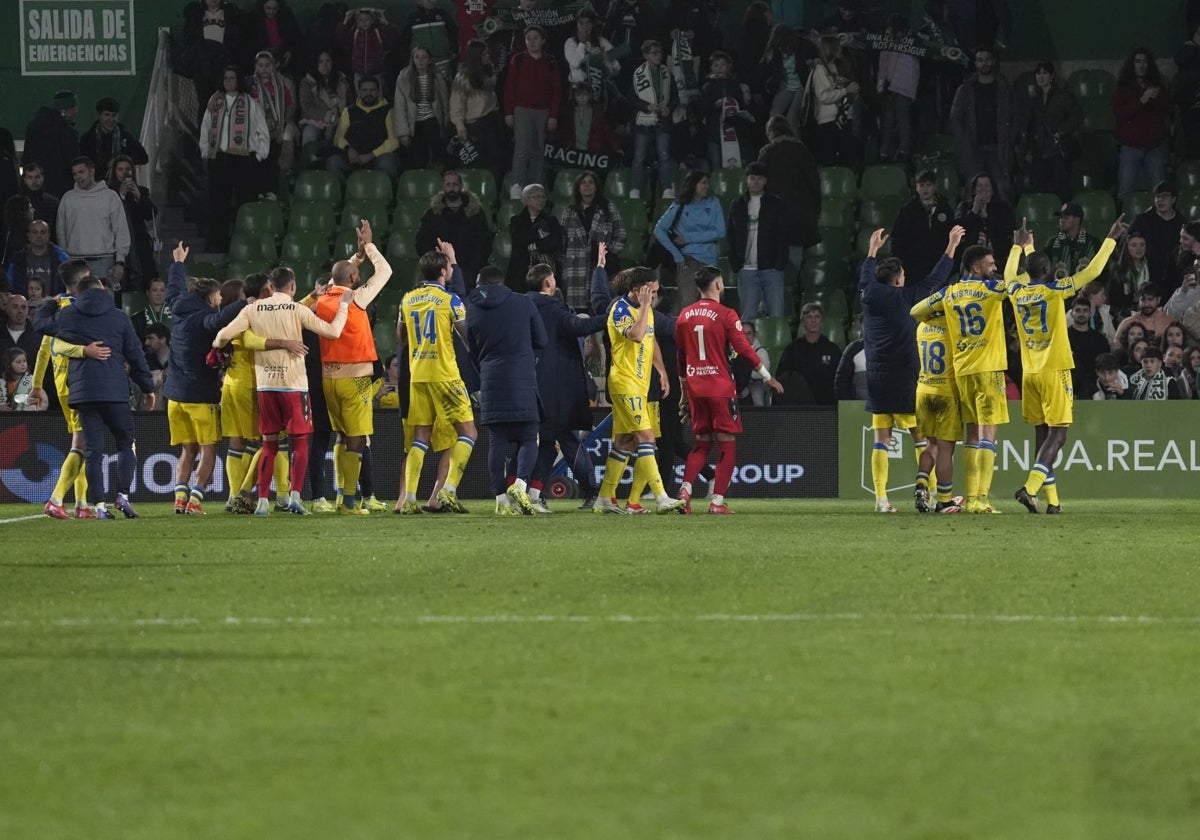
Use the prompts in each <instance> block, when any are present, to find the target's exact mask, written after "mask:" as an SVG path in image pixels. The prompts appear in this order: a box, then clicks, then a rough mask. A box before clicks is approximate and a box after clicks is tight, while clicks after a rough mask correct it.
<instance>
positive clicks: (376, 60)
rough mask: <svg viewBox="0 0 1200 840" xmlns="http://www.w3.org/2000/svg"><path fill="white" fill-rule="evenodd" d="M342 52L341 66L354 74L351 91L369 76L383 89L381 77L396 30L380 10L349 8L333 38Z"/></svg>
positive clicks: (393, 43) (393, 44) (356, 88)
mask: <svg viewBox="0 0 1200 840" xmlns="http://www.w3.org/2000/svg"><path fill="white" fill-rule="evenodd" d="M335 38H336V41H337V45H338V48H339V49H340V50H341V51H342V54H343V61H342V65H343V66H344V67H349V68H350V72H351V73H353V74H354V89H355V90H358V83H359V81H360V80H361V79H363V78H364V77H371V78H373V79H374V80H375V82H376V83H377V84H378V85H379V89H380V90H384V85H383V74H384V72H385V71H386V70H387V57H388V54H389V53H390V52H391V50H392V48H393V47H394V46H395V44H396V38H397V34H396V28H395V27H394V26H392V25H391V24H390V23H388V21H387V18H386V17H385V16H384V14H383V9H369V8H365V7H364V8H361V9H351V10H350V11H348V12H346V17H345V18H344V19H343V20H342V22H341V24H340V25H339V26H338V28H337V34H336V36H335Z"/></svg>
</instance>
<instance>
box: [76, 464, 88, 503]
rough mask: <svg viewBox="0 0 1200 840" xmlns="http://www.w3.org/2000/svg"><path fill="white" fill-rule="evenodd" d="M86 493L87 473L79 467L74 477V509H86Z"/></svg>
mask: <svg viewBox="0 0 1200 840" xmlns="http://www.w3.org/2000/svg"><path fill="white" fill-rule="evenodd" d="M87 491H88V480H87V471H86V470H84V469H83V467H82V466H81V467H80V468H79V475H77V476H75V507H87Z"/></svg>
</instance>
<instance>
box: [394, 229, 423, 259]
mask: <svg viewBox="0 0 1200 840" xmlns="http://www.w3.org/2000/svg"><path fill="white" fill-rule="evenodd" d="M416 238H417V232H416V231H406V230H398V231H396V232H395V233H393V234H392V235H391V236H389V237H388V239H387V251H386V254H387V260H388V262H389V263H396V262H399V261H401V260H415V259H418V258H419V257H420V256H421V255H420V254H418V253H417V245H416Z"/></svg>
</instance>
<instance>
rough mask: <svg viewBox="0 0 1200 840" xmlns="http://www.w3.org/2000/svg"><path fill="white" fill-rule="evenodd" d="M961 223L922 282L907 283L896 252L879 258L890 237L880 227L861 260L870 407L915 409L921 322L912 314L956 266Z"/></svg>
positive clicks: (877, 410)
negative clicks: (955, 259)
mask: <svg viewBox="0 0 1200 840" xmlns="http://www.w3.org/2000/svg"><path fill="white" fill-rule="evenodd" d="M962 237H963V229H962V228H961V227H956V228H954V229H953V230H952V231H951V232H950V234H949V236H948V237H947V245H946V246H945V248H946V250H945V252H944V253H943V254H942V256H941V258H940V259H939V260H938V261H937V263H936V265H934V267H933V271H932V272H930V274H929V276H927V277H925V278H924V279H923V280H922V281H921V282H919V283H917V284H915V285H912V286H907V285H905V279H906V278H905V274H906V272H905V269H904V266H903V265H901V263H900V261H899V260H898V259H896V258H895V257H892V258H891V259H886V260H881V261H879V262H878V263H877V262H876V260H875V254H876V252H878V250H879V248H880V247H881V246H882V244H883V240H884V239H885V238H886V237H884V236H883V231H882V230H878V231H876V232H875V234H874V236H872V237H871V250H870V251H869V253H868V256H867V258H866V259H865V260H863V264H862V271H861V273H860V274H859V278H858V292H859V295H860V296H861V298H862V307H863V342H864V349H865V350H866V353H867V411H869V412H871V413H872V414H893V415H895V414H914V413H916V410H917V373H918V372H919V370H920V359H919V357H918V355H917V337H916V333H917V322H916V321H914V320H913V318H912V316H911V315H909V314H908V312H909V310H910V309H912V307H913V304H915V303H916V302H917V301H919V300H923V299H925V298H926V297H928V296H929V295H931V294H933V292H934V291H935V290H937V289H938V288H940V287H941V286H942V284H944V283H945V282H946V278H948V277H949V276H950V270H951V269H953V268H954V251H955V249H956V248H957V247H958V243H959V242H960V241H961V240H962Z"/></svg>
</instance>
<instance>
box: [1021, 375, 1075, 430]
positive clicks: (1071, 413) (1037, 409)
mask: <svg viewBox="0 0 1200 840" xmlns="http://www.w3.org/2000/svg"><path fill="white" fill-rule="evenodd" d="M1021 386H1022V387H1021V418H1022V419H1023V420H1024V421H1025V422H1026V423H1029V424H1031V425H1034V426H1040V425H1042V424H1043V423H1044V424H1046V425H1047V426H1070V425H1071V423H1072V422H1073V421H1074V420H1075V402H1074V401H1075V389H1074V388H1073V387H1072V385H1071V371H1069V370H1045V371H1041V372H1040V373H1027V374H1025V377H1024V379H1023V380H1022V382H1021Z"/></svg>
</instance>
